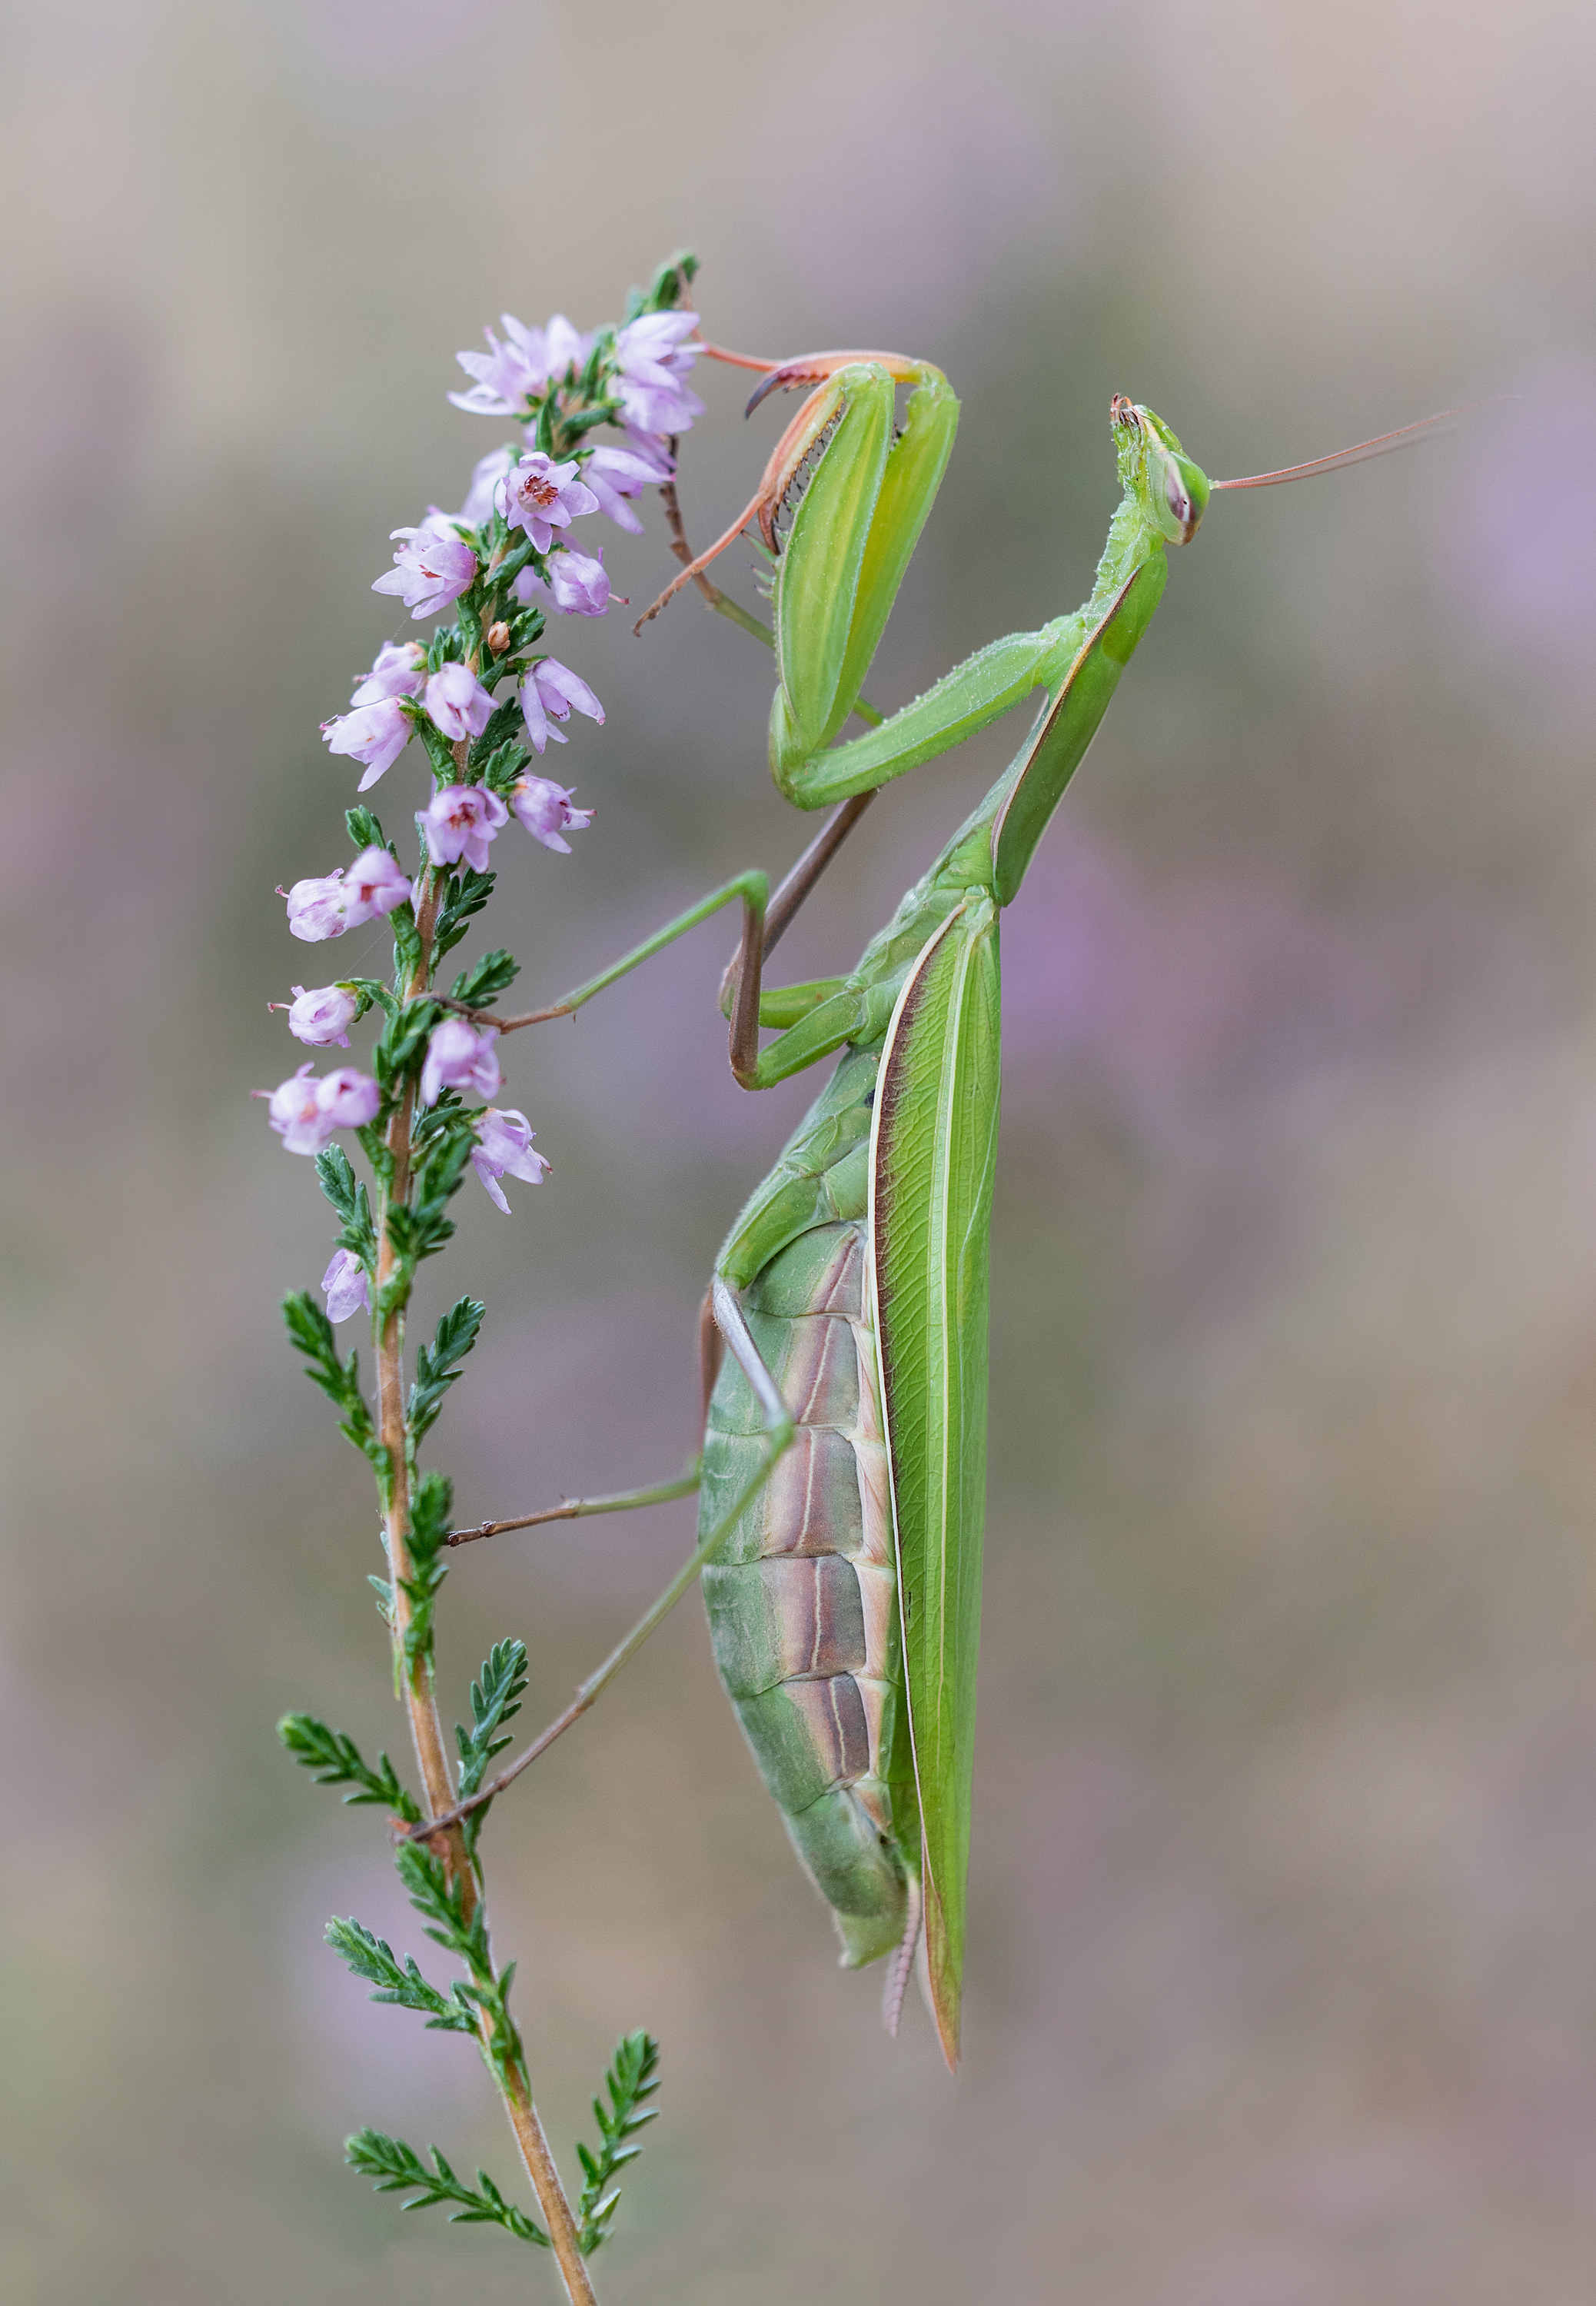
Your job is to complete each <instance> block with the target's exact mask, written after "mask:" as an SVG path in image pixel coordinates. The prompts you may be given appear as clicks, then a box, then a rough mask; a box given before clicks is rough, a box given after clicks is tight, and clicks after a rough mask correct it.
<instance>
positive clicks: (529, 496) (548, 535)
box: [500, 448, 599, 552]
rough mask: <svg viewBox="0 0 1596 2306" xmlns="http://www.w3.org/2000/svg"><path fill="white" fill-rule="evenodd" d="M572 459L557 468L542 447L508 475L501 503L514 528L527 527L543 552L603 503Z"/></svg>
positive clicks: (535, 450) (537, 546) (529, 533)
mask: <svg viewBox="0 0 1596 2306" xmlns="http://www.w3.org/2000/svg"><path fill="white" fill-rule="evenodd" d="M578 469H579V468H578V466H577V464H576V458H575V457H571V458H570V459H569V460H568V462H567V463H565V464H563V465H557V464H556V463H555V462H554V459H553V457H545V456H544V454H543V452H542V449H541V448H534V449H533V451H532V452H531V454H530V455H528V456H525V457H522V458H521V460H520V462H519V463H518V464H517V465H516V466H515V468H514V469H513V471H510V472H508V473H507V474H505V476H504V482H503V486H502V490H501V493H500V502H501V503H502V505H503V507H504V517H505V518H506V519H507V520H508V523H509V525H510V526H511V527H512V528H524V529H525V531H526V534H527V535H528V536H529V537H531V539H532V541H533V544H534V545H535V546H536V548H537V550H538V551H540V552H547V551H548V550H549V547H550V544H551V543H552V542H553V541H554V532H555V530H556V529H557V528H569V526H570V525H571V523H572V521H573V520H576V519H577V518H578V517H580V516H581V515H582V514H583V513H585V512H597V510H598V508H599V500H598V499H597V497H595V496H594V494H593V491H592V490H591V489H590V488H587V487H585V485H584V483H582V482H581V481H579V480H578V479H577V477H576V474H577V471H578Z"/></svg>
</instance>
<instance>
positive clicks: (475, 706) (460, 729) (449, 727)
mask: <svg viewBox="0 0 1596 2306" xmlns="http://www.w3.org/2000/svg"><path fill="white" fill-rule="evenodd" d="M422 701H423V702H424V704H425V705H426V708H427V713H428V717H429V718H430V719H431V722H433V724H434V726H435V727H437V728H439V729H441V730H442V731H443V733H444V735H445V736H446V737H447V738H448V739H449V742H450V743H451V744H456V743H458V741H459V739H461V738H462V737H480V736H481V735H482V730H484V729H485V728H486V727H487V725H488V719H489V715H490V714H491V712H492V710H493V699H492V698H491V696H489V694H488V692H487V690H486V689H485V688H483V687H482V682H481V681H480V680H479V679H477V677H476V675H475V673H474V672H473V671H472V670H471V668H470V666H469V665H464V664H440V666H439V668H438V670H437V671H436V672H435V673H434V674H433V675H432V677H431V679H430V680H429V681H428V683H427V688H426V695H425V697H424V699H423V700H422Z"/></svg>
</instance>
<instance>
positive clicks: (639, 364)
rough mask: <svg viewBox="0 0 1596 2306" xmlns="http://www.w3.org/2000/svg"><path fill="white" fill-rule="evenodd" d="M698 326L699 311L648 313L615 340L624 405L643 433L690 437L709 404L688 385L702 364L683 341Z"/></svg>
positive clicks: (632, 422) (631, 421) (692, 348)
mask: <svg viewBox="0 0 1596 2306" xmlns="http://www.w3.org/2000/svg"><path fill="white" fill-rule="evenodd" d="M697 326H698V315H697V313H696V312H644V313H643V314H642V316H641V317H640V318H639V319H637V320H628V321H627V325H626V327H625V328H624V329H621V330H620V332H619V335H618V336H617V337H616V339H615V363H616V366H617V367H618V368H619V371H620V405H621V406H622V408H623V409H624V410H625V411H626V415H627V423H629V424H633V425H635V426H636V428H637V430H638V431H641V432H685V431H687V429H688V428H689V426H690V425H691V423H692V422H693V419H694V418H695V416H702V415H703V414H704V403H703V401H702V400H700V399H699V397H698V396H697V394H696V393H695V392H689V391H688V389H687V386H686V384H685V383H684V382H683V381H682V380H683V378H684V377H686V376H687V373H688V372H689V371H690V370H691V369H692V367H693V366H694V363H696V360H697V357H698V355H697V353H696V349H695V348H694V347H693V346H691V345H684V344H683V343H682V342H681V339H682V337H686V336H688V335H690V334H691V332H692V331H693V329H696V327H697Z"/></svg>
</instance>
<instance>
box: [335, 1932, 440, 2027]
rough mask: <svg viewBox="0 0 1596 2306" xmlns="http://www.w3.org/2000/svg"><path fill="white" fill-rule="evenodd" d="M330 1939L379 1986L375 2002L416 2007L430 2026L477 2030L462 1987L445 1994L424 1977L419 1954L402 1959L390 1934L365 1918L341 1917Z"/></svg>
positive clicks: (359, 1973) (353, 1966)
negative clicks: (376, 1930) (385, 1934)
mask: <svg viewBox="0 0 1596 2306" xmlns="http://www.w3.org/2000/svg"><path fill="white" fill-rule="evenodd" d="M327 1943H328V1944H329V1946H330V1947H331V1948H332V1950H333V1952H334V1953H336V1954H337V1956H338V1958H339V1960H341V1961H344V1962H346V1963H347V1964H348V1966H349V1968H350V1969H352V1970H353V1971H354V1975H355V1976H356V1977H363V1978H364V1979H365V1980H366V1981H367V1983H368V1984H369V1985H371V1986H376V1988H377V1989H378V1990H377V1992H376V1993H375V1994H372V1996H371V2000H372V2001H373V2002H389V2003H393V2004H394V2006H395V2007H396V2008H397V2009H400V2010H414V2011H416V2012H417V2014H418V2015H419V2016H421V2017H423V2018H425V2020H426V2021H427V2024H428V2027H429V2028H431V2029H432V2030H434V2031H436V2032H440V2033H444V2034H474V2033H475V2032H476V2020H475V2018H474V2015H473V2012H472V2010H471V2007H470V2004H469V2003H466V2002H465V2001H463V2000H461V1999H460V1998H459V1988H458V1986H457V1987H456V1989H455V1991H454V1993H453V1994H444V1993H441V1992H440V1989H439V1988H438V1987H437V1986H434V1985H433V1984H432V1982H431V1979H430V1978H426V1977H422V1973H421V1971H420V1969H418V1968H417V1966H416V1960H415V1956H414V1954H406V1955H405V1959H404V1960H403V1961H400V1960H398V1958H397V1955H396V1954H395V1952H394V1950H393V1948H392V1947H391V1946H390V1945H389V1944H388V1940H387V1939H386V1938H380V1937H378V1936H377V1935H376V1934H374V1932H372V1931H371V1930H369V1929H367V1927H366V1926H365V1924H364V1923H363V1922H355V1921H339V1920H337V1918H336V1917H335V1918H334V1919H333V1920H332V1921H330V1922H329V1924H328V1926H327Z"/></svg>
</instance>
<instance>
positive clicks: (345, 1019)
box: [268, 985, 360, 1049]
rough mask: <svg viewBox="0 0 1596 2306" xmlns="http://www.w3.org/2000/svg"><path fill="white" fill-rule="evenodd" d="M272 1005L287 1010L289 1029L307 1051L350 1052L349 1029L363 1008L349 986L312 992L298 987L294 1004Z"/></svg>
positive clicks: (295, 987) (274, 1003)
mask: <svg viewBox="0 0 1596 2306" xmlns="http://www.w3.org/2000/svg"><path fill="white" fill-rule="evenodd" d="M268 1005H269V1007H270V1008H273V1009H282V1008H285V1007H286V1009H287V1012H288V1030H289V1031H290V1032H291V1033H292V1034H293V1036H294V1039H295V1040H296V1041H303V1043H304V1045H305V1046H306V1048H307V1049H327V1048H332V1047H334V1046H337V1048H340V1049H346V1048H347V1047H348V1046H349V1028H350V1026H351V1025H353V1024H354V1019H355V1013H356V1012H357V1011H358V1009H359V1007H360V1004H359V1002H358V1001H357V1000H356V999H355V997H354V994H353V993H351V992H350V990H349V988H348V986H346V985H318V986H314V987H313V988H312V991H311V992H309V993H307V992H306V991H305V989H304V986H303V985H296V986H294V999H293V1000H292V1002H288V1003H285V1002H281V1001H273V1002H270V1003H269V1004H268Z"/></svg>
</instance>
